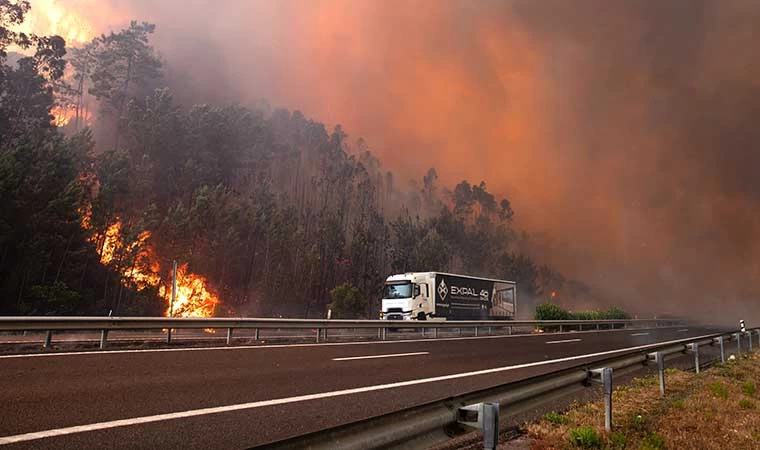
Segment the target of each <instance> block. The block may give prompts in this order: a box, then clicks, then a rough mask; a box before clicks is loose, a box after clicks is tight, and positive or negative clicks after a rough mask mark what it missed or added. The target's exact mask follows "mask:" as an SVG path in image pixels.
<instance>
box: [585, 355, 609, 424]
mask: <svg viewBox="0 0 760 450" xmlns="http://www.w3.org/2000/svg"><path fill="white" fill-rule="evenodd" d="M589 375H590V376H592V377H593V376H594V375H596V376H599V380H598V381H599V382H600V383H602V385H603V392H604V429H605V430H606V431H607V432H608V433H609V432H611V431H612V367H603V368H601V369H594V370H592V371H590V372H589ZM592 379H593V378H592ZM594 381H596V380H594Z"/></svg>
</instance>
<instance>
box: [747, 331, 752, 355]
mask: <svg viewBox="0 0 760 450" xmlns="http://www.w3.org/2000/svg"><path fill="white" fill-rule="evenodd" d="M747 338H748V339H749V351H750V352H751V351H752V330H750V331H749V332H748V333H747Z"/></svg>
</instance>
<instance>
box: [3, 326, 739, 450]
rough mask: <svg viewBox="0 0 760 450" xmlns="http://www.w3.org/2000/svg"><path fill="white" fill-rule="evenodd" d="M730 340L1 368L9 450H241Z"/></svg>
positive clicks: (94, 358) (544, 343)
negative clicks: (611, 361)
mask: <svg viewBox="0 0 760 450" xmlns="http://www.w3.org/2000/svg"><path fill="white" fill-rule="evenodd" d="M718 331H725V330H721V329H710V328H697V327H682V328H660V329H636V330H617V331H602V332H596V331H594V332H576V333H564V334H541V335H528V336H524V335H515V336H488V337H464V338H458V337H452V338H445V339H438V340H430V339H424V340H410V341H395V342H365V343H327V344H298V345H279V346H278V345H272V346H239V347H213V348H206V349H199V348H172V349H149V350H124V351H122V350H118V351H109V352H84V353H48V354H38V355H3V356H0V382H2V390H0V404H1V405H3V411H2V416H0V417H2V419H0V449H2V450H4V449H32V448H33V449H95V448H111V449H157V448H167V449H193V448H198V449H201V448H202V449H229V448H250V447H252V446H255V445H260V444H264V443H267V442H271V441H274V440H279V439H283V438H286V437H290V436H294V435H300V434H304V433H307V432H311V431H316V430H319V429H323V428H326V427H330V426H335V425H339V424H342V423H348V422H353V421H356V420H360V419H363V418H367V417H372V416H375V415H380V414H385V413H388V412H391V411H394V410H398V409H401V408H406V407H410V406H414V405H417V404H423V403H427V402H430V401H435V400H439V399H442V398H446V397H450V396H452V395H459V394H464V393H466V392H469V391H473V390H476V389H481V388H487V387H492V386H495V385H499V384H503V383H508V382H512V381H517V380H520V379H524V378H527V377H531V376H535V375H537V374H541V373H546V372H550V371H553V370H557V369H559V368H564V367H570V366H574V365H578V364H580V363H583V362H590V361H593V360H596V359H604V358H608V357H611V356H614V355H615V354H616V352H617V351H619V350H621V349H630V348H634V347H641V346H646V345H648V344H653V343H661V342H670V341H674V340H679V339H684V338H687V337H693V336H703V335H706V334H711V333H715V332H718Z"/></svg>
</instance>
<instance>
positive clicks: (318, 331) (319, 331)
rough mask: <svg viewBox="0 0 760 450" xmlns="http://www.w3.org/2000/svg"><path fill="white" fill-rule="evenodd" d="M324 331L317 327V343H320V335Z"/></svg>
mask: <svg viewBox="0 0 760 450" xmlns="http://www.w3.org/2000/svg"><path fill="white" fill-rule="evenodd" d="M321 333H322V330H320V329H319V327H317V344H319V335H320V334H321Z"/></svg>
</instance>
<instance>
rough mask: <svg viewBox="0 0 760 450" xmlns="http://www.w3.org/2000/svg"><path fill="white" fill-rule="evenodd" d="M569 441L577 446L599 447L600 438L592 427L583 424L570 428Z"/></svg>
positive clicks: (600, 444)
mask: <svg viewBox="0 0 760 450" xmlns="http://www.w3.org/2000/svg"><path fill="white" fill-rule="evenodd" d="M570 443H571V444H572V445H574V446H575V447H578V448H601V447H602V438H601V436H599V433H597V432H596V430H595V429H594V428H593V427H589V426H583V427H578V428H573V429H572V430H570Z"/></svg>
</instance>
